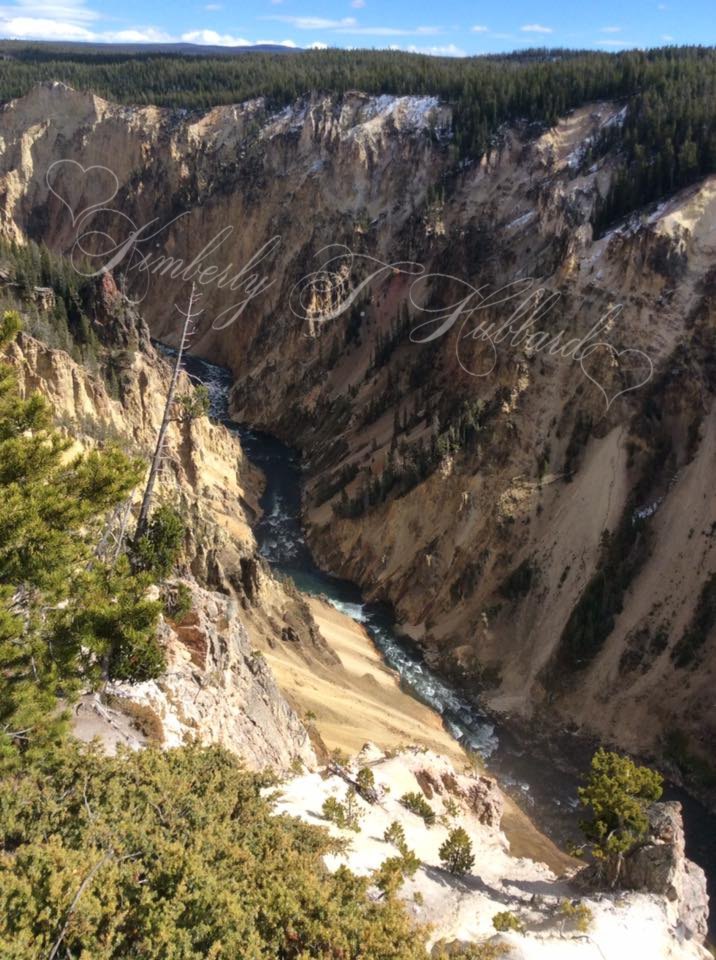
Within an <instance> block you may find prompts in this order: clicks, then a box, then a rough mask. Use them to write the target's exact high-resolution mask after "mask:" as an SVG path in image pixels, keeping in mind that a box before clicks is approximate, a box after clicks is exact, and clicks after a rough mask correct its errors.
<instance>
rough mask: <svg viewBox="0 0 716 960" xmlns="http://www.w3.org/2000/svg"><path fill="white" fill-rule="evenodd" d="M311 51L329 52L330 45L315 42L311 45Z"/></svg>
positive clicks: (309, 47)
mask: <svg viewBox="0 0 716 960" xmlns="http://www.w3.org/2000/svg"><path fill="white" fill-rule="evenodd" d="M308 49H309V50H327V49H328V44H327V43H324V42H323V41H322V40H314V41H313V43H309V45H308Z"/></svg>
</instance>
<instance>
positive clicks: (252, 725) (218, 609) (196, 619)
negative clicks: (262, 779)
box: [75, 581, 316, 772]
mask: <svg viewBox="0 0 716 960" xmlns="http://www.w3.org/2000/svg"><path fill="white" fill-rule="evenodd" d="M182 582H183V583H184V585H185V586H186V587H187V588H188V589H189V590H190V591H191V609H190V611H189V613H187V614H186V615H185V616H184V617H183V618H182V619H181V620H180V621H179V622H178V623H172V622H170V621H165V622H164V624H163V627H162V631H161V640H162V643H163V646H164V649H165V650H166V653H167V670H166V673H165V674H164V675H163V676H161V677H160V678H159V679H157V680H152V681H147V682H144V683H139V684H131V685H129V684H110V686H109V687H108V689H107V691H106V697H107V698H108V700H109V703H110V704H111V705H112V707H113V711H114V712H113V713H112V714H111V719H113V721H114V722H113V723H112V724H109V723H108V715H107V712H106V711H105V710H102V709H100V710H99V711H97V710H95V704H96V701H95V700H94V699H93V698H86V699H85V700H83V701H81V702H80V706H79V710H78V713H77V717H78V720H77V722H76V725H75V728H76V730H78V731H79V732H80V734H81V735H83V736H85V737H86V736H89V735H91V734H93V733H99V734H100V736H106V737H107V739H108V741H110V742H112V743H116V742H117V741H118V739H121V738H118V737H117V735H116V731H117V727H118V724H119V723H120V721H119V720H118V718H117V712H119V713H120V714H123V715H124V716H125V717H129V719H130V721H131V719H132V718H133V717H134V718H138V719H139V727H140V728H139V729H137V726H138V724H136V723H135V724H134V725H132V724H131V722H130V724H127V723H124V724H121V731H123V733H122V737H123V739H124V742H126V743H129V744H130V745H138V744H140V743H142V742H145V741H146V739H147V738H146V732H145V734H144V735H143V732H142V729H141V727H142V726H143V727H144V728H145V729H146V725H147V723H148V721H149V719H150V718H152V717H153V718H154V720H155V725H154V731H155V736H154V737H153V739H154V740H155V741H158V742H159V743H161V745H163V746H166V747H175V746H179V745H180V744H182V743H184V742H185V741H186V740H187V739H197V740H199V741H200V742H201V743H205V744H209V743H216V744H220V745H221V746H224V747H226V748H227V749H228V750H231V751H232V752H233V753H236V754H238V755H239V756H240V757H241V758H242V759H243V760H244V761H245V763H246V764H247V766H249V767H250V768H252V769H256V770H261V769H264V768H267V767H269V768H273V769H274V770H277V771H283V772H285V771H288V770H289V769H291V768H292V767H293V766H295V764H296V762H297V761H299V762H300V764H301V765H302V766H304V765H305V766H306V767H308V768H309V769H313V768H315V766H316V756H315V753H314V751H313V747H312V746H311V743H310V740H309V737H308V734H307V732H306V729H305V727H304V726H303V724H302V723H301V721H300V719H299V718H298V716H297V715H296V713H295V711H294V710H293V709H292V708H291V707H290V706H289V705H288V703H287V702H286V700H285V699H284V697H283V695H282V694H281V692H280V690H279V688H278V686H277V684H276V681H275V680H274V678H273V675H272V674H271V671H270V669H269V667H268V664H267V663H266V660H265V658H264V657H263V656H262V655H261V654H260V653H259V652H258V651H257V650H256V649H254V648H253V647H252V646H251V643H250V641H249V638H248V634H247V632H246V628H245V627H244V625H243V624H242V623H241V620H240V619H239V616H238V612H239V607H238V604H237V602H236V601H235V600H232V599H230V598H228V597H223V596H221V595H220V594H217V593H212V592H209V591H207V590H204V589H202V588H201V587H198V586H197V585H196V584H194V583H193V582H192V581H182ZM138 708H139V709H138ZM93 712H94V714H95V716H96V717H97V720H96V721H95V723H94V724H89V723H88V721H87V716H88V714H91V713H93Z"/></svg>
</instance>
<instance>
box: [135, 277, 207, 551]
mask: <svg viewBox="0 0 716 960" xmlns="http://www.w3.org/2000/svg"><path fill="white" fill-rule="evenodd" d="M196 299H197V295H196V289H195V286H194V284H193V283H192V285H191V295H190V297H189V306H188V307H187V309H186V311H183V310H181V309H180V308H179V307H177V309H178V310H179V312H180V313H181V314H182V316H183V317H184V323H183V326H182V333H181V340H180V341H179V349H178V350H177V355H176V359H175V361H174V370H173V371H172V378H171V381H170V383H169V390H168V391H167V399H166V403H165V404H164V416H163V417H162V423H161V426H160V427H159V433H158V435H157V445H156V447H155V448H154V456H153V457H152V465H151V467H150V469H149V477H148V478H147V485H146V487H145V488H144V496H143V497H142V506H141V508H140V511H139V519H138V520H137V530H136V533H135V539H136V540H139V538H140V537H142V536H144V534H145V533H146V532H147V527H148V526H149V511H150V510H151V507H152V498H153V496H154V486H155V484H156V481H157V475H158V474H159V468H160V466H161V463H162V457H163V453H164V443H165V441H166V436H167V431H168V429H169V424H170V423H171V422H172V419H173V418H172V407H173V406H174V395H175V393H176V388H177V381H178V380H179V372H180V370H181V362H182V357H183V356H184V351H185V350H186V347H187V343H188V341H189V339H190V338H191V337H192V336H193V335H194V333H196V326H195V324H194V320H195V319H196V317H198V316H199V313H200V312H201V311H199V312H198V313H194V304H195V302H196Z"/></svg>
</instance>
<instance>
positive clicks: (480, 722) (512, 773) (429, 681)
mask: <svg viewBox="0 0 716 960" xmlns="http://www.w3.org/2000/svg"><path fill="white" fill-rule="evenodd" d="M184 366H185V369H186V370H187V372H188V373H189V375H190V376H191V377H192V379H194V380H195V381H196V382H200V383H202V384H204V385H205V386H206V387H207V388H208V389H209V393H210V397H211V413H212V416H213V417H214V418H216V419H218V420H219V421H220V422H222V423H224V425H225V426H227V427H228V428H229V429H230V430H232V431H236V432H238V434H239V436H240V438H241V445H242V448H243V450H244V451H245V452H246V455H247V457H248V458H249V459H250V460H251V461H252V462H253V464H254V465H255V466H256V467H258V468H259V469H260V470H261V471H262V472H263V473H264V476H265V481H266V483H265V487H264V491H263V494H262V498H261V503H260V506H261V509H262V516H261V519H260V520H259V522H258V523H257V524H255V526H254V533H255V535H256V539H257V542H258V545H259V550H260V552H261V553H262V554H263V556H264V557H265V558H266V559H267V560H268V561H269V563H270V564H271V565H272V567H274V568H275V569H276V570H278V571H280V572H282V573H284V574H287V575H288V576H290V577H292V578H293V580H294V581H295V582H296V584H297V586H298V587H299V588H300V589H301V590H302V591H303V592H305V593H308V594H314V595H319V596H324V597H327V598H329V600H330V602H331V603H333V604H334V605H335V606H336V607H337V608H338V609H340V610H342V611H343V612H345V613H347V614H348V615H349V616H351V617H353V618H354V619H356V620H357V621H359V622H360V623H361V624H362V625H363V626H364V627H365V628H366V630H367V631H368V633H369V634H370V636H371V637H372V639H373V641H374V643H375V644H376V647H377V648H378V649H379V650H380V652H381V653H382V655H383V656H384V658H385V660H386V662H387V663H388V664H389V665H390V666H391V667H392V668H393V669H395V670H396V671H397V672H398V674H399V675H400V677H401V679H402V682H403V684H404V686H405V688H406V689H408V690H409V691H410V692H411V693H412V694H413V695H414V696H415V697H417V698H418V699H420V700H422V701H423V702H425V703H427V704H428V705H430V706H431V707H433V708H434V709H436V710H437V711H438V712H439V713H440V714H441V715H442V717H443V722H444V723H445V726H446V728H447V729H448V730H449V731H450V733H451V734H452V735H453V736H454V737H455V738H456V739H457V741H458V742H459V743H460V744H461V745H463V746H464V747H466V748H468V749H472V750H475V751H477V752H478V753H479V754H480V755H481V756H482V757H483V758H484V759H485V761H486V765H487V768H488V770H489V771H490V772H491V773H494V774H495V775H496V776H497V777H498V778H499V781H500V784H501V786H502V787H503V789H505V790H506V791H507V792H508V793H509V794H510V795H511V796H512V797H513V799H515V801H516V802H517V803H518V805H520V806H521V807H522V808H523V809H524V810H525V811H526V812H527V813H528V814H529V816H530V818H531V819H532V820H533V821H534V822H535V823H536V824H537V825H538V826H539V827H540V828H541V829H543V830H544V831H545V832H546V833H547V835H548V836H550V837H551V838H552V839H553V840H554V841H555V842H557V843H558V844H560V845H562V846H567V845H568V844H569V842H570V841H572V840H575V839H577V838H578V837H579V829H578V821H579V816H580V814H579V809H578V805H577V803H576V789H577V786H578V784H579V780H580V775H581V772H582V771H583V770H584V769H585V768H586V766H587V764H588V761H589V757H590V755H591V752H592V751H593V749H594V747H595V743H594V742H592V741H589V740H587V739H585V738H583V737H582V738H580V737H579V736H576V735H573V734H572V735H570V734H568V733H566V732H562V733H556V732H555V731H554V730H553V729H552V730H549V731H544V732H543V733H542V734H540V733H539V732H538V731H536V730H535V729H534V728H533V729H532V730H531V731H528V730H527V728H526V726H525V725H524V724H510V723H509V722H508V720H507V719H506V718H504V717H501V716H499V715H493V714H491V713H490V712H489V711H487V710H486V709H485V707H484V705H483V704H481V703H480V699H479V697H474V696H473V697H470V695H469V694H468V693H467V692H465V691H463V690H460V689H458V688H457V687H455V686H454V685H452V684H451V683H450V682H449V680H447V679H445V678H442V677H440V675H439V673H437V672H436V671H435V670H433V669H431V668H430V667H429V666H428V665H427V664H426V663H425V660H424V658H423V656H422V654H421V652H420V650H419V648H418V647H417V646H416V645H415V644H414V643H412V642H410V641H409V640H408V639H407V638H406V637H405V636H404V635H403V636H401V635H400V634H398V633H397V632H396V629H395V623H394V618H393V614H392V612H391V610H390V608H389V607H387V606H385V605H382V604H380V603H375V602H366V600H365V598H364V597H363V596H362V594H361V591H360V589H359V588H358V587H357V586H356V585H355V584H353V583H351V582H349V581H346V580H342V579H340V578H337V577H335V576H333V575H331V574H330V573H328V572H326V571H325V570H322V569H321V568H320V566H319V565H317V564H316V562H315V560H314V558H313V556H312V554H311V551H310V550H309V548H308V546H307V544H306V542H305V539H304V532H303V518H302V515H301V486H302V475H301V461H300V457H299V455H298V454H297V453H296V451H294V450H292V449H291V448H290V447H288V446H286V445H285V444H283V443H282V442H280V441H279V440H277V439H276V438H275V437H272V436H271V435H269V434H266V433H263V432H261V431H257V430H255V429H253V428H251V427H250V426H248V425H241V424H237V423H236V422H235V421H234V420H233V419H232V418H231V417H230V415H229V409H228V396H229V392H230V388H231V383H232V375H231V373H230V371H228V370H226V369H223V368H221V367H217V366H215V365H213V364H210V363H208V362H207V361H205V360H201V359H199V358H197V357H192V356H187V357H186V358H185V362H184ZM665 799H668V800H678V801H680V802H681V804H682V807H683V815H684V824H685V828H686V845H687V855H688V856H689V858H690V859H692V860H694V861H695V862H696V863H698V864H700V865H701V866H703V867H704V869H705V870H706V874H707V878H708V883H709V891H710V895H711V897H712V898H713V897H716V844H715V843H714V837H716V814H712V813H709V812H708V811H707V810H706V808H705V807H704V806H703V805H702V804H700V803H699V802H698V801H696V800H694V799H693V797H691V796H690V795H689V794H687V793H686V792H685V791H684V790H683V789H681V788H679V787H677V786H675V785H674V784H671V783H669V784H667V789H666V791H665ZM711 934H712V936H713V935H715V934H716V918H714V919H712V920H711Z"/></svg>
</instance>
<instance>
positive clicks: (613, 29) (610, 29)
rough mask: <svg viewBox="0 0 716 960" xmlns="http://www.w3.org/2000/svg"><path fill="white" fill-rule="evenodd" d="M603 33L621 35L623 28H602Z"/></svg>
mask: <svg viewBox="0 0 716 960" xmlns="http://www.w3.org/2000/svg"><path fill="white" fill-rule="evenodd" d="M600 32H601V33H621V32H622V28H621V27H602V29H601V31H600Z"/></svg>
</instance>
